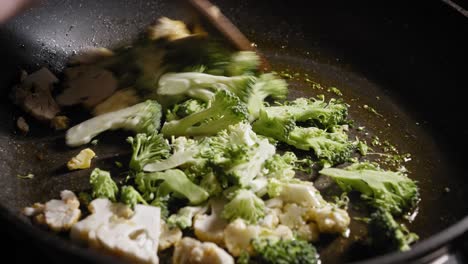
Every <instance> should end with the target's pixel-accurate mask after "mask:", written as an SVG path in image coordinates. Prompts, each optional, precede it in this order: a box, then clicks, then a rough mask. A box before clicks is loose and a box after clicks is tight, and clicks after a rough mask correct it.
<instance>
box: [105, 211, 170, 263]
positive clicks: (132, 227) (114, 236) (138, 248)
mask: <svg viewBox="0 0 468 264" xmlns="http://www.w3.org/2000/svg"><path fill="white" fill-rule="evenodd" d="M160 214H161V210H160V208H159V207H154V206H148V205H141V204H137V205H135V213H134V214H133V216H132V217H131V218H130V219H121V218H120V219H119V218H111V219H110V222H109V223H108V224H103V225H101V226H100V227H99V228H98V229H97V231H96V237H97V239H98V241H99V243H100V244H101V245H102V247H103V248H104V249H106V250H108V251H110V252H111V253H113V254H117V255H119V256H123V257H124V258H127V259H129V260H131V261H132V262H134V263H152V264H155V263H159V259H158V254H157V252H158V243H159V235H160V217H161V215H160Z"/></svg>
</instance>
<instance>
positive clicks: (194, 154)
mask: <svg viewBox="0 0 468 264" xmlns="http://www.w3.org/2000/svg"><path fill="white" fill-rule="evenodd" d="M171 147H172V149H173V153H172V155H171V156H170V157H169V158H167V159H164V160H160V161H156V162H152V163H149V164H147V165H145V166H144V167H143V170H144V171H147V172H156V171H165V170H168V169H175V168H176V167H179V166H186V165H187V164H190V165H192V164H202V163H204V160H203V158H200V157H199V156H200V155H199V153H200V152H201V151H202V150H203V148H204V147H205V145H204V143H203V142H200V141H197V140H193V139H189V138H186V137H177V138H174V137H172V143H171ZM199 169H203V168H202V167H201V166H199ZM191 178H193V177H191Z"/></svg>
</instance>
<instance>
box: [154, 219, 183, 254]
mask: <svg viewBox="0 0 468 264" xmlns="http://www.w3.org/2000/svg"><path fill="white" fill-rule="evenodd" d="M181 239H182V231H180V228H178V227H169V226H168V225H167V224H166V222H165V221H164V220H161V234H160V235H159V251H162V250H165V249H168V248H170V247H172V246H173V245H175V244H176V243H177V242H179V241H180V240H181Z"/></svg>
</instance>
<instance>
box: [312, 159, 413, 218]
mask: <svg viewBox="0 0 468 264" xmlns="http://www.w3.org/2000/svg"><path fill="white" fill-rule="evenodd" d="M320 174H323V175H326V176H329V177H331V178H332V179H333V180H335V181H336V183H337V184H338V185H339V186H340V187H341V188H342V189H343V190H346V191H350V190H356V191H358V192H360V193H361V194H362V197H363V198H364V199H365V200H367V201H368V203H369V204H370V205H372V206H373V207H374V208H383V209H385V210H387V211H389V212H390V213H392V214H393V215H401V214H403V213H405V212H407V211H409V210H411V209H412V208H414V206H415V205H416V204H417V203H418V201H419V188H418V186H417V185H416V182H415V181H413V180H411V179H410V178H408V177H407V176H406V175H404V174H402V173H401V172H392V171H384V170H382V169H380V168H378V167H377V166H375V165H373V164H369V163H356V164H353V165H351V166H349V167H346V168H345V169H337V168H326V169H323V170H321V171H320Z"/></svg>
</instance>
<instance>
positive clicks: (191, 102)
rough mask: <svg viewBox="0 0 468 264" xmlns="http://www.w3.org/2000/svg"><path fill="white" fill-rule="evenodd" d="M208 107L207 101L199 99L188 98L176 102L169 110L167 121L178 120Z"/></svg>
mask: <svg viewBox="0 0 468 264" xmlns="http://www.w3.org/2000/svg"><path fill="white" fill-rule="evenodd" d="M204 109H206V103H205V102H203V101H200V100H197V99H188V100H185V101H184V102H182V103H178V104H175V105H174V106H172V108H171V109H169V110H167V114H166V121H172V120H178V119H181V118H184V117H186V116H189V115H191V114H195V113H198V112H200V111H202V110H204Z"/></svg>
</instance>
